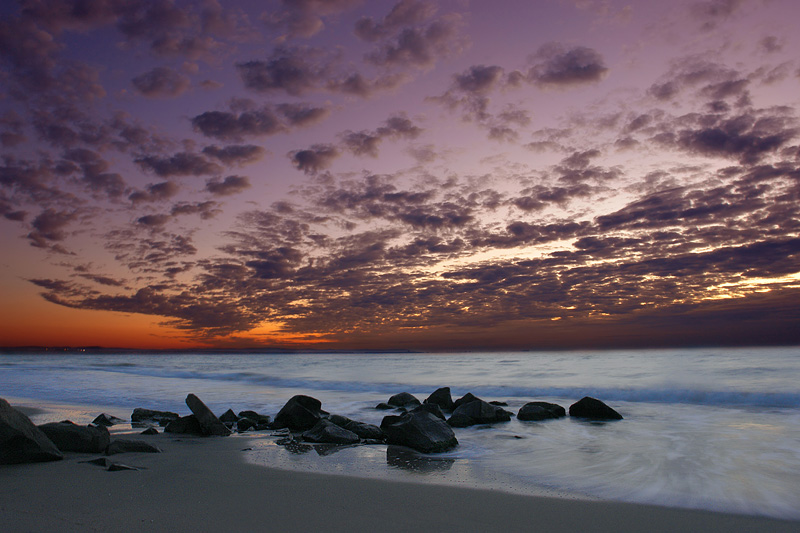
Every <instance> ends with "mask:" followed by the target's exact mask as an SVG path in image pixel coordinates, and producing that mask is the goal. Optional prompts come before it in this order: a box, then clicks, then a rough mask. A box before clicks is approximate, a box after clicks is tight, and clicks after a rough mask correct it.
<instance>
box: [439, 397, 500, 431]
mask: <svg viewBox="0 0 800 533" xmlns="http://www.w3.org/2000/svg"><path fill="white" fill-rule="evenodd" d="M509 420H511V414H510V413H509V412H508V411H506V410H505V409H503V408H501V407H498V406H496V405H492V404H490V403H489V402H484V401H483V400H474V401H472V402H469V403H463V404H461V405H459V406H458V407H456V410H455V411H453V415H452V416H451V417H450V419H449V420H448V421H447V423H448V424H450V425H451V426H453V427H457V428H463V427H468V426H474V425H475V424H491V423H494V422H508V421H509Z"/></svg>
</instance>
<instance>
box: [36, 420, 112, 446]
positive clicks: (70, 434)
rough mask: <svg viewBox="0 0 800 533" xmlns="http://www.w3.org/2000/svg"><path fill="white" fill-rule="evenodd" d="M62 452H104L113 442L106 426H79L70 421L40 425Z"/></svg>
mask: <svg viewBox="0 0 800 533" xmlns="http://www.w3.org/2000/svg"><path fill="white" fill-rule="evenodd" d="M39 429H41V430H42V431H43V432H44V434H45V435H47V438H48V439H50V440H51V441H53V444H55V445H56V448H58V449H59V450H61V451H62V452H80V453H102V452H104V451H105V449H106V447H107V446H108V444H109V443H110V442H111V435H109V433H108V429H106V427H105V426H79V425H77V424H73V423H72V422H70V421H68V420H67V421H64V422H51V423H49V424H42V425H41V426H39Z"/></svg>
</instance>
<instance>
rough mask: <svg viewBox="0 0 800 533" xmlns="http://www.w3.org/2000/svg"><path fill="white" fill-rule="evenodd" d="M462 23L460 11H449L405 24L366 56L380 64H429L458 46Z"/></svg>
mask: <svg viewBox="0 0 800 533" xmlns="http://www.w3.org/2000/svg"><path fill="white" fill-rule="evenodd" d="M462 24H463V22H462V19H461V16H460V15H457V14H449V15H443V16H441V17H439V18H438V19H436V20H434V21H432V22H431V23H430V24H427V25H425V26H417V27H411V26H406V27H404V28H403V29H402V30H400V31H399V33H397V35H396V37H394V38H392V39H390V40H388V41H387V42H384V43H383V44H382V45H381V46H380V47H378V48H377V49H376V50H375V51H373V52H371V53H370V54H369V55H368V56H367V58H366V59H367V60H368V61H369V62H371V63H373V64H375V65H377V66H381V67H400V68H403V67H417V68H429V67H431V66H433V65H434V63H435V62H436V61H437V60H438V59H440V58H442V57H447V56H449V55H451V54H454V53H456V52H458V51H460V50H461V48H462V46H463V41H462V38H461V26H462Z"/></svg>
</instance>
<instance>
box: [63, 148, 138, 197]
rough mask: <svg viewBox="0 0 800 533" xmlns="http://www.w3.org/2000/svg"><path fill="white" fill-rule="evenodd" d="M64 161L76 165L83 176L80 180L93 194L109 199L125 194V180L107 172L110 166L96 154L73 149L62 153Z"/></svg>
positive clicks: (85, 150)
mask: <svg viewBox="0 0 800 533" xmlns="http://www.w3.org/2000/svg"><path fill="white" fill-rule="evenodd" d="M64 160H65V161H69V162H73V163H77V164H78V165H79V166H80V168H81V170H82V172H83V176H82V177H81V180H82V181H83V182H84V183H85V184H86V186H87V187H88V188H89V189H90V190H92V191H94V192H102V193H104V194H105V195H107V196H108V197H109V198H118V197H120V196H122V194H124V193H125V190H126V188H127V187H126V184H125V180H124V179H123V178H122V176H120V175H119V174H118V173H116V172H108V169H109V168H110V165H109V164H108V163H107V162H106V161H105V160H104V159H102V158H101V157H100V155H99V154H98V153H96V152H93V151H91V150H88V149H85V148H75V149H72V150H68V151H66V152H65V153H64Z"/></svg>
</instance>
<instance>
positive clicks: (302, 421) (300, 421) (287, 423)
mask: <svg viewBox="0 0 800 533" xmlns="http://www.w3.org/2000/svg"><path fill="white" fill-rule="evenodd" d="M321 411H322V403H321V402H320V401H319V400H317V399H316V398H312V397H311V396H303V395H297V396H293V397H292V398H290V399H289V401H288V402H286V405H284V406H283V408H281V410H280V411H278V414H277V415H276V416H275V422H273V423H272V427H273V428H275V429H280V428H289V429H291V430H293V431H305V430H307V429H311V428H312V427H314V425H315V424H316V423H317V421H318V420H319V419H320V417H321V415H322V413H321Z"/></svg>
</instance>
